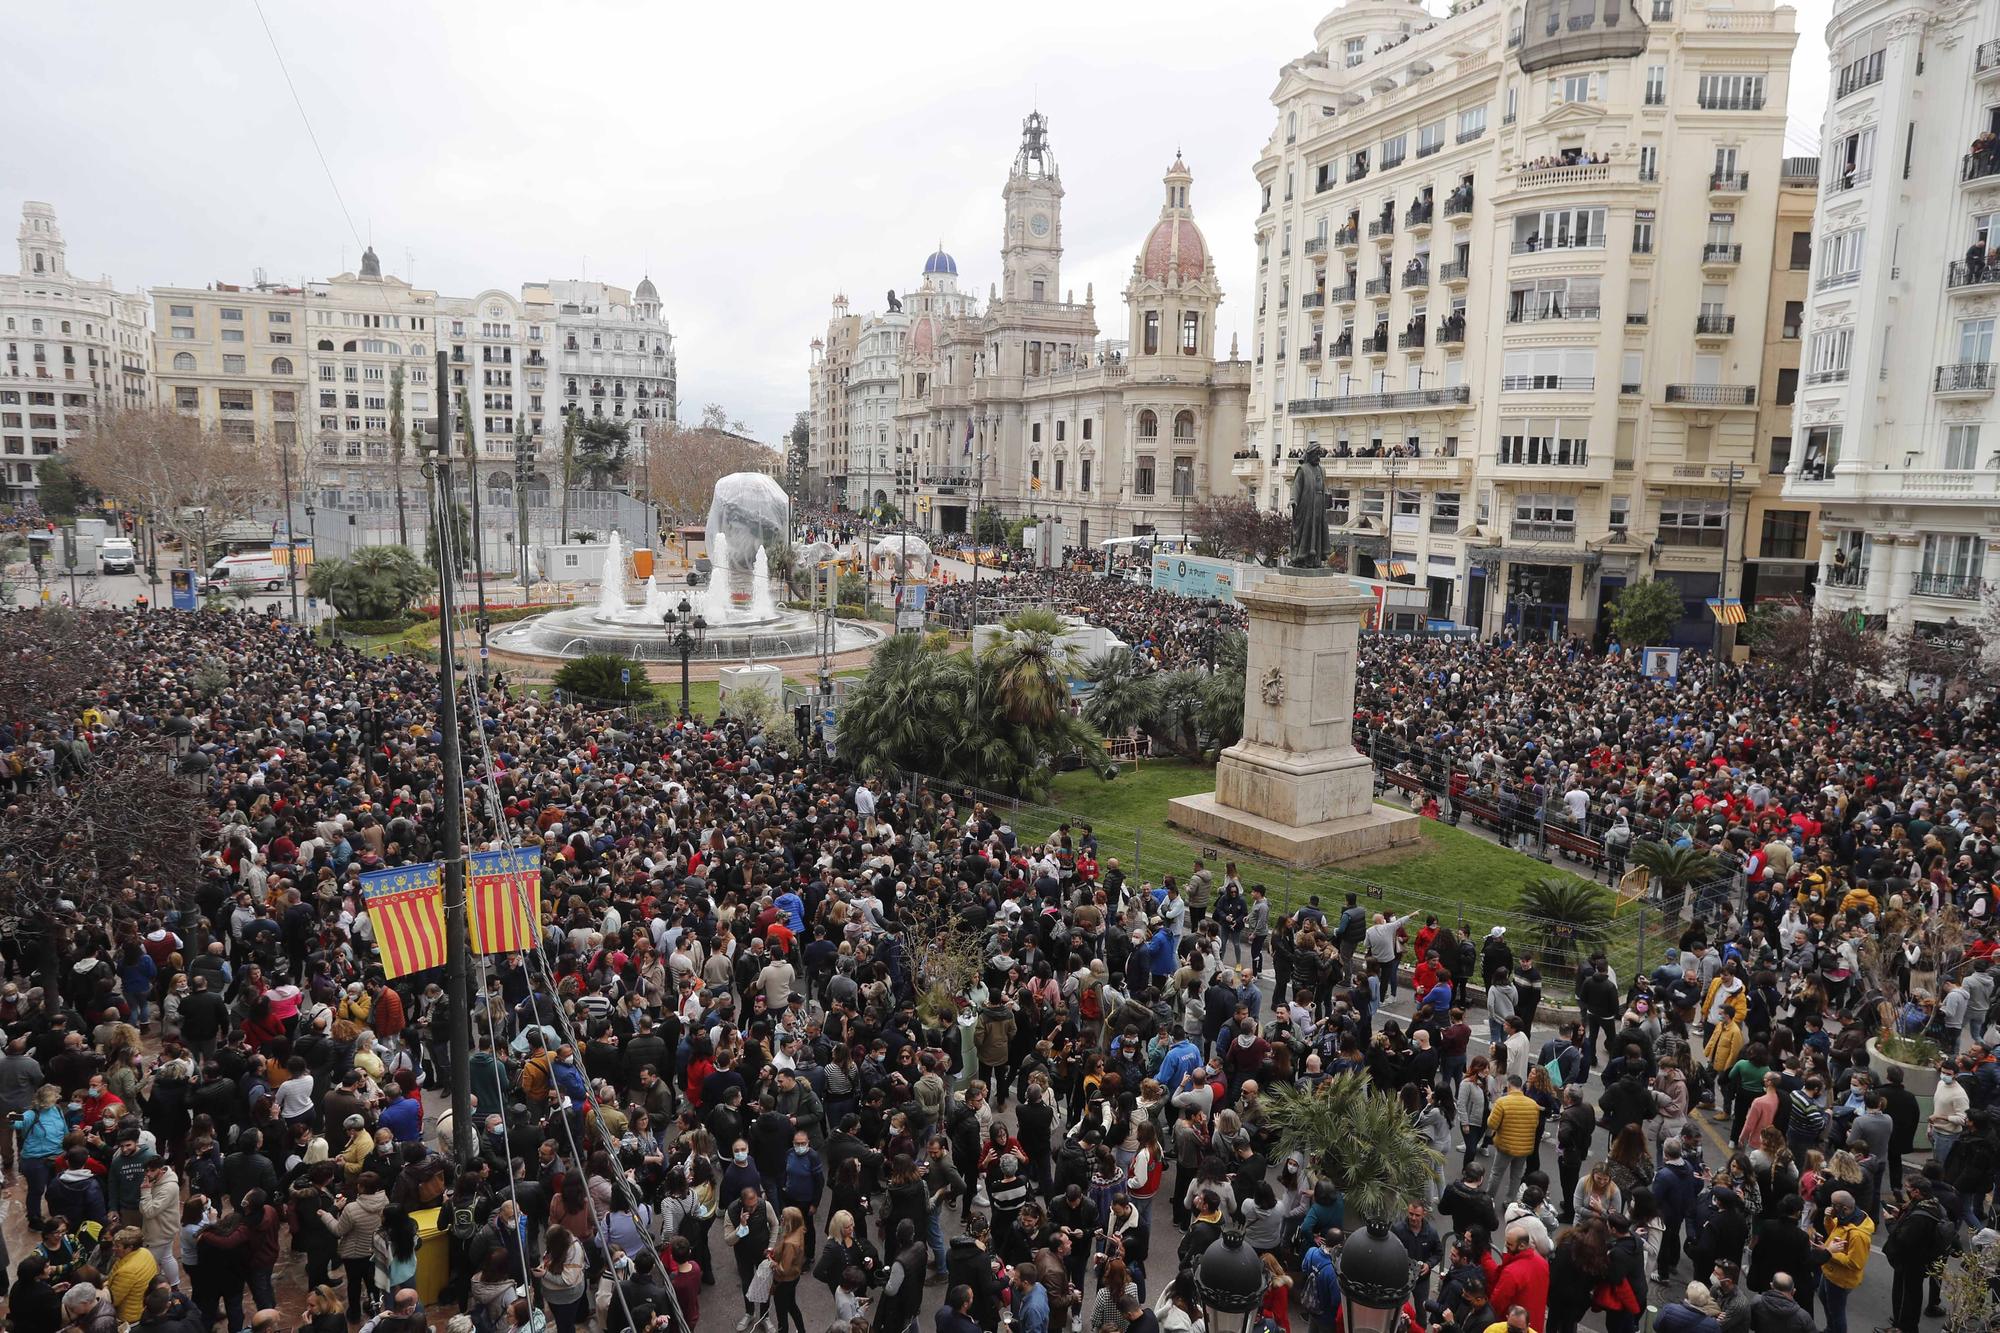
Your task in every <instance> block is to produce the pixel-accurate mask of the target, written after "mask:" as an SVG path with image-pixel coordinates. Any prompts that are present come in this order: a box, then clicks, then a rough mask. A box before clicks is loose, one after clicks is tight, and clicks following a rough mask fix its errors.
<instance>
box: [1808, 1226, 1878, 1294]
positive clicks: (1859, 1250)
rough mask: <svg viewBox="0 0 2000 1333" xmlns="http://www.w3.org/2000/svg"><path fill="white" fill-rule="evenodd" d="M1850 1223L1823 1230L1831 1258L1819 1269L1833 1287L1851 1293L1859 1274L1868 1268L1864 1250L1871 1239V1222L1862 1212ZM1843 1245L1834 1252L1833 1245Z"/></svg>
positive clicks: (1872, 1235) (1872, 1233) (1857, 1283)
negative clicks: (1840, 1243)
mask: <svg viewBox="0 0 2000 1333" xmlns="http://www.w3.org/2000/svg"><path fill="white" fill-rule="evenodd" d="M1857 1216H1858V1218H1859V1220H1858V1221H1854V1222H1834V1223H1832V1224H1830V1225H1829V1226H1828V1227H1827V1229H1826V1241H1827V1249H1828V1250H1829V1251H1830V1252H1831V1257H1830V1258H1829V1259H1828V1260H1827V1261H1826V1263H1825V1264H1824V1265H1822V1266H1821V1268H1820V1270H1819V1271H1820V1272H1821V1273H1824V1274H1825V1275H1826V1280H1827V1281H1828V1282H1831V1283H1832V1284H1833V1285H1834V1286H1836V1287H1844V1288H1846V1289H1847V1290H1848V1291H1853V1290H1854V1289H1855V1288H1856V1287H1858V1286H1860V1285H1861V1274H1862V1272H1863V1271H1865V1270H1866V1269H1867V1267H1868V1247H1869V1246H1870V1245H1871V1244H1873V1243H1874V1240H1875V1219H1874V1218H1872V1217H1870V1216H1868V1214H1866V1213H1860V1214H1857ZM1835 1241H1841V1242H1845V1243H1844V1244H1842V1246H1841V1247H1840V1248H1839V1249H1838V1250H1835V1249H1834V1242H1835Z"/></svg>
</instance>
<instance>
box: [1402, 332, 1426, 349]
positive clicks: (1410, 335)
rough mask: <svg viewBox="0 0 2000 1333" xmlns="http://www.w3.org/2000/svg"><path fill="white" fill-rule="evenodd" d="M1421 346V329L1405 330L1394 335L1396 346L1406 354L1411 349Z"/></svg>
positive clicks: (1422, 339) (1422, 335) (1422, 333)
mask: <svg viewBox="0 0 2000 1333" xmlns="http://www.w3.org/2000/svg"><path fill="white" fill-rule="evenodd" d="M1423 345H1424V331H1423V330H1422V329H1406V330H1404V331H1403V332H1402V333H1399V334H1397V335H1396V346H1397V347H1398V348H1399V349H1401V350H1402V351H1405V352H1407V351H1409V350H1410V349H1411V348H1413V347H1422V346H1423Z"/></svg>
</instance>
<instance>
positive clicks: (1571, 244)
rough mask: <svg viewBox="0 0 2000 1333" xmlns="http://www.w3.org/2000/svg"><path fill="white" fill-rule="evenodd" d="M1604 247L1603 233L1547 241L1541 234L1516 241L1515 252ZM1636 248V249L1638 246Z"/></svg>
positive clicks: (1536, 252) (1533, 253)
mask: <svg viewBox="0 0 2000 1333" xmlns="http://www.w3.org/2000/svg"><path fill="white" fill-rule="evenodd" d="M1603 248H1604V237H1603V235H1602V234H1599V235H1596V236H1565V237H1558V238H1557V239H1555V240H1553V241H1545V240H1543V239H1542V238H1541V237H1539V236H1530V237H1528V238H1527V239H1526V240H1523V241H1516V242H1514V253H1515V254H1517V255H1535V254H1542V253H1544V252H1547V251H1553V250H1602V249H1603ZM1634 248H1635V249H1636V248H1637V247H1634Z"/></svg>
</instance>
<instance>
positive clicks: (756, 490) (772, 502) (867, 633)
mask: <svg viewBox="0 0 2000 1333" xmlns="http://www.w3.org/2000/svg"><path fill="white" fill-rule="evenodd" d="M790 531H791V517H790V503H789V501H788V500H787V499H786V498H785V494H784V491H783V490H782V489H781V488H780V487H779V486H778V484H777V483H776V482H775V481H773V480H772V479H771V478H769V477H767V476H764V475H763V474H762V473H736V474H734V475H732V476H728V477H724V478H723V479H722V480H721V481H719V482H717V483H716V487H715V497H714V501H713V503H712V504H711V505H710V507H709V514H708V553H709V569H710V573H709V576H708V581H707V584H706V586H703V587H700V588H695V587H691V586H690V587H687V588H686V589H684V590H683V589H680V588H676V587H675V585H674V583H673V582H672V581H669V582H668V583H667V584H665V585H664V586H663V585H662V584H661V583H660V581H659V578H658V576H657V575H648V576H647V577H646V578H645V580H644V581H643V582H641V583H639V584H638V585H637V586H636V588H635V587H634V585H633V581H632V579H631V577H630V575H629V573H628V571H627V570H626V567H625V561H626V559H627V556H628V552H627V547H626V544H625V541H624V539H623V538H622V537H620V535H619V534H618V533H617V532H615V531H614V532H613V533H612V534H611V538H610V540H609V541H608V542H606V543H605V551H604V573H603V576H602V580H601V582H600V583H599V584H598V589H597V600H596V602H595V603H594V604H591V605H578V606H573V607H569V608H567V609H565V610H561V611H551V612H548V613H547V614H545V615H540V616H535V617H533V618H532V619H529V620H523V621H519V622H517V623H515V624H512V625H506V626H503V627H500V628H499V629H497V630H496V631H495V632H494V635H493V646H494V647H495V648H498V649H500V650H501V651H503V652H510V653H523V654H528V655H532V656H536V657H563V658H568V657H581V656H584V655H586V654H589V653H612V654H615V655H616V656H619V657H626V658H631V659H634V660H638V661H668V660H673V659H676V658H678V656H679V654H678V652H677V651H676V650H675V649H674V647H673V644H672V640H671V636H670V635H669V634H668V633H667V629H666V625H665V618H666V616H667V613H669V612H673V613H675V614H678V613H679V608H680V604H681V602H682V600H683V598H685V600H686V601H687V602H688V603H689V605H690V609H691V610H692V611H694V612H697V613H699V614H700V615H701V617H702V618H703V620H705V621H706V622H707V625H708V629H707V633H706V635H705V637H704V639H703V643H702V648H701V656H703V657H704V658H715V659H721V660H733V659H739V658H774V657H775V658H785V657H806V656H811V655H813V654H814V653H816V652H817V651H818V646H819V631H820V625H819V622H818V619H817V618H816V617H815V616H814V615H813V613H812V612H810V611H794V610H791V609H790V608H788V607H786V606H784V605H783V601H784V599H783V598H781V597H780V596H779V595H778V594H777V592H776V591H775V590H774V589H773V588H772V586H771V557H770V555H769V553H768V551H767V550H766V549H765V547H766V543H767V542H770V541H773V540H781V539H784V538H786V537H788V536H789V533H790ZM912 544H913V550H912V555H913V556H914V555H915V550H914V546H915V540H914V539H912ZM925 550H926V552H928V548H925ZM912 563H913V564H914V563H915V561H914V559H913V560H912ZM887 632H888V631H887V630H886V628H884V627H881V626H876V625H871V624H867V623H865V622H860V621H849V620H838V621H835V622H834V640H833V650H834V651H835V652H847V651H850V650H851V649H855V648H862V647H866V646H868V645H870V644H873V643H876V642H878V641H879V640H881V639H882V638H883V637H885V635H886V634H887Z"/></svg>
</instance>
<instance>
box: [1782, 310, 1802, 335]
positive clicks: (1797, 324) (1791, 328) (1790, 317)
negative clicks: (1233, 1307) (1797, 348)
mask: <svg viewBox="0 0 2000 1333" xmlns="http://www.w3.org/2000/svg"><path fill="white" fill-rule="evenodd" d="M1805 321H1806V303H1805V302H1804V301H1787V302H1785V320H1784V327H1783V328H1782V329H1781V330H1780V333H1781V334H1782V336H1784V337H1786V338H1797V337H1798V336H1799V334H1800V333H1801V332H1802V331H1803V330H1804V326H1805Z"/></svg>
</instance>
